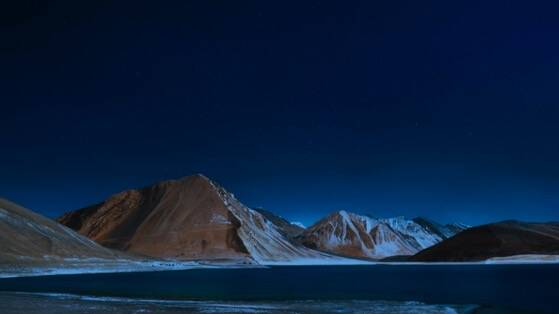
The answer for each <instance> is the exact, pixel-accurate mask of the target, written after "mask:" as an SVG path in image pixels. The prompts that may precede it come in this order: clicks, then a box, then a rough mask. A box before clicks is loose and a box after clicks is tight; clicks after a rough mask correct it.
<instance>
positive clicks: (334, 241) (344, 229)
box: [298, 211, 464, 259]
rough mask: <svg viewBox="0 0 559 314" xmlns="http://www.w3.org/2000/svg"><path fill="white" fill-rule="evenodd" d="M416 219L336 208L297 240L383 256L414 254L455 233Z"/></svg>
mask: <svg viewBox="0 0 559 314" xmlns="http://www.w3.org/2000/svg"><path fill="white" fill-rule="evenodd" d="M419 220H420V223H418V222H416V221H415V220H410V219H405V218H403V217H396V218H387V219H375V218H371V217H368V216H363V215H357V214H354V213H348V212H346V211H339V212H335V213H333V214H330V215H329V216H327V217H325V218H324V219H322V220H320V221H319V222H317V223H316V224H314V225H312V226H310V227H309V228H307V229H306V230H305V231H304V232H303V233H302V235H300V236H299V237H298V239H299V240H300V241H301V243H303V244H304V245H306V246H308V247H310V248H314V249H318V250H321V251H325V252H330V253H333V254H338V255H344V256H350V257H358V258H369V259H382V258H385V257H389V256H400V255H413V254H415V253H417V252H419V251H420V250H422V249H425V248H427V247H430V246H432V245H434V244H436V243H439V242H440V241H442V240H443V239H446V238H447V237H449V236H452V235H454V234H455V231H454V229H453V228H450V227H447V226H443V225H440V224H437V223H434V222H430V221H428V220H425V219H419ZM456 228H458V229H461V228H464V227H461V226H459V225H457V227H456Z"/></svg>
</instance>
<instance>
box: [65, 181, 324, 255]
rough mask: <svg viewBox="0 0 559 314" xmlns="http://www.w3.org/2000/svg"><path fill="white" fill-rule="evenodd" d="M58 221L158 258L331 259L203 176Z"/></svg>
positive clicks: (126, 195)
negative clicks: (300, 242) (307, 246)
mask: <svg viewBox="0 0 559 314" xmlns="http://www.w3.org/2000/svg"><path fill="white" fill-rule="evenodd" d="M58 221H59V222H60V223H62V224H64V225H66V226H68V227H70V228H72V229H74V230H76V231H78V232H79V233H81V234H82V235H85V236H87V237H89V238H90V239H93V240H95V241H96V242H98V243H100V244H102V245H104V246H107V247H110V248H115V249H119V250H124V251H127V252H134V253H139V254H145V255H148V256H152V257H158V258H173V259H185V260H222V259H223V260H237V261H241V262H249V263H250V262H257V263H261V264H266V263H278V262H293V261H300V260H309V259H330V258H331V257H330V256H328V255H326V254H323V253H320V252H316V251H313V250H310V249H308V248H306V247H304V246H302V245H298V244H295V243H293V242H292V241H290V240H289V239H288V237H287V236H286V234H285V233H284V232H285V231H282V229H281V228H280V227H278V226H277V225H275V224H274V223H273V222H271V221H270V219H268V218H266V216H265V215H263V214H261V213H259V212H257V211H255V210H252V209H250V208H248V207H246V206H244V205H243V204H242V203H241V202H239V201H238V200H237V199H236V198H235V197H234V196H233V195H232V194H231V193H229V192H227V191H226V190H225V189H223V188H222V187H220V186H219V185H217V184H216V183H214V182H213V181H211V180H209V179H208V178H207V177H205V176H203V175H194V176H189V177H185V178H182V179H180V180H170V181H165V182H161V183H158V184H155V185H152V186H148V187H145V188H143V189H135V190H128V191H124V192H121V193H118V194H115V195H113V196H112V197H110V198H109V199H107V200H106V201H104V202H102V203H100V204H97V205H94V206H91V207H87V208H84V209H80V210H77V211H73V212H69V213H67V214H65V215H63V216H62V217H60V218H59V219H58Z"/></svg>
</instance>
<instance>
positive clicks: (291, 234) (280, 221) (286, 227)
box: [255, 208, 305, 240]
mask: <svg viewBox="0 0 559 314" xmlns="http://www.w3.org/2000/svg"><path fill="white" fill-rule="evenodd" d="M255 210H256V211H257V212H259V213H260V214H262V215H263V216H264V217H266V218H267V219H268V220H270V221H271V222H272V223H273V224H274V225H276V226H277V227H278V229H279V231H280V232H281V233H282V234H283V235H284V236H286V237H287V238H289V239H293V240H294V239H295V238H296V237H297V236H298V235H300V234H301V233H303V231H305V228H303V227H301V226H299V225H296V224H293V223H291V222H290V221H288V220H287V219H285V218H283V217H281V216H278V215H276V214H274V213H272V212H269V211H267V210H265V209H262V208H256V209H255Z"/></svg>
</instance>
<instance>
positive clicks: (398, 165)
mask: <svg viewBox="0 0 559 314" xmlns="http://www.w3.org/2000/svg"><path fill="white" fill-rule="evenodd" d="M12 2H14V3H19V4H17V6H13V5H14V4H12V6H11V7H10V6H6V4H2V7H1V9H0V23H1V24H0V35H1V37H0V91H1V98H0V104H1V107H0V108H1V111H0V143H1V145H0V195H2V196H3V197H6V198H8V199H11V200H13V201H15V202H17V203H20V204H22V205H24V206H26V207H28V208H31V209H33V210H35V211H38V212H40V213H42V214H45V215H47V216H50V217H55V216H57V215H59V214H61V213H63V212H65V211H68V210H73V209H76V208H80V207H83V206H86V205H89V204H92V203H96V202H99V201H101V200H103V199H105V198H106V197H107V196H109V195H111V194H114V193H116V192H119V191H122V190H124V189H127V188H133V187H141V186H145V185H148V184H151V183H154V182H157V181H160V180H165V179H172V178H178V177H182V176H185V175H189V174H193V173H199V172H200V173H204V174H206V175H207V176H209V177H210V178H212V179H214V180H216V181H217V182H219V183H220V184H221V185H223V186H224V187H225V188H227V189H228V190H229V191H231V192H233V193H235V195H236V196H237V197H238V198H239V199H240V200H241V201H242V202H243V203H245V204H246V205H249V206H254V207H256V206H262V207H265V208H267V209H269V210H272V211H274V212H276V213H279V214H281V215H282V216H284V217H286V218H288V219H290V220H296V221H301V222H303V223H305V224H310V223H312V222H314V221H315V220H316V219H318V218H320V217H322V216H324V215H326V214H328V213H330V212H332V211H334V210H338V209H346V210H348V211H354V212H358V213H366V214H371V215H373V216H379V217H391V216H399V215H404V216H407V217H415V216H426V217H430V218H433V219H435V220H439V221H441V222H451V221H460V222H464V223H468V224H480V223H486V222H491V221H496V220H504V219H520V220H530V221H547V220H559V37H558V36H559V18H557V12H559V7H558V6H559V5H557V4H554V2H552V1H550V2H549V3H540V2H537V1H536V2H533V1H529V2H527V1H436V2H435V1H433V2H432V1H363V2H352V1H332V2H322V1H312V2H311V1H309V2H304V1H296V2H292V3H289V2H285V1H277V2H274V3H270V2H269V1H255V2H250V1H197V2H194V1H178V2H175V3H173V2H167V1H165V2H160V1H145V2H144V1H131V2H124V1H91V2H85V1H67V2H58V1H36V2H29V3H28V4H24V2H23V1H22V2H19V1H12ZM47 2H48V3H47Z"/></svg>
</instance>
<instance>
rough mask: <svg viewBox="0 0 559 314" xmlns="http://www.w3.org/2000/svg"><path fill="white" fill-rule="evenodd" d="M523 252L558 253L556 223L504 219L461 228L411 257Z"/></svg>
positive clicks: (473, 258)
mask: <svg viewBox="0 0 559 314" xmlns="http://www.w3.org/2000/svg"><path fill="white" fill-rule="evenodd" d="M524 254H544V255H552V254H559V223H523V222H518V221H504V222H499V223H492V224H487V225H483V226H478V227H473V228H470V229H467V230H465V231H462V232H460V233H458V234H457V235H455V236H454V237H451V238H449V239H447V240H445V241H443V242H441V243H439V244H437V245H435V246H433V247H430V248H427V249H425V250H423V251H421V252H419V253H417V254H416V255H414V256H412V257H411V260H413V261H480V260H485V259H488V258H492V257H505V256H514V255H524Z"/></svg>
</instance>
